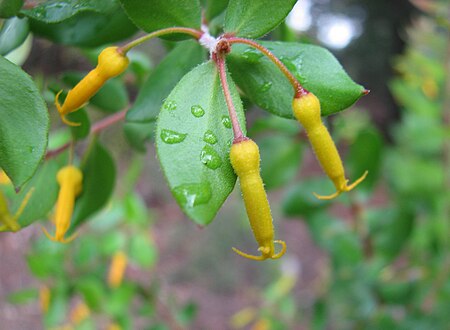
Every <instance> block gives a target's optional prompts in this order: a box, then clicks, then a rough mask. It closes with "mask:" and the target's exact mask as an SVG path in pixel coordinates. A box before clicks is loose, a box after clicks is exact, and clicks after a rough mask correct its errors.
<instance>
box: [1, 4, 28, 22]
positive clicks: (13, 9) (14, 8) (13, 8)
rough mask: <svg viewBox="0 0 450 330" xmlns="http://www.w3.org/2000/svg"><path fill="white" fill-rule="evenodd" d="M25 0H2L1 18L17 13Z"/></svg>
mask: <svg viewBox="0 0 450 330" xmlns="http://www.w3.org/2000/svg"><path fill="white" fill-rule="evenodd" d="M23 1H24V0H0V18H9V17H12V16H14V15H16V14H17V13H18V12H19V10H20V8H22V6H23Z"/></svg>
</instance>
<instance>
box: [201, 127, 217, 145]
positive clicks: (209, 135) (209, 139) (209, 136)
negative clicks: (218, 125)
mask: <svg viewBox="0 0 450 330" xmlns="http://www.w3.org/2000/svg"><path fill="white" fill-rule="evenodd" d="M203 141H205V142H206V143H209V144H216V143H217V137H216V136H215V135H214V133H213V132H212V131H211V130H207V131H206V132H205V134H204V135H203Z"/></svg>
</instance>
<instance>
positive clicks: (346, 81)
mask: <svg viewBox="0 0 450 330" xmlns="http://www.w3.org/2000/svg"><path fill="white" fill-rule="evenodd" d="M261 45H263V46H265V47H267V48H268V49H269V50H270V51H272V52H273V53H274V54H275V55H276V56H277V57H278V58H280V60H281V61H282V62H283V63H284V64H285V65H286V67H287V68H288V69H289V70H291V72H292V73H293V74H294V75H295V76H296V78H297V79H298V80H299V81H300V83H301V84H302V85H303V86H304V87H305V88H306V89H307V90H309V91H311V92H313V93H314V94H315V95H316V96H317V97H318V98H319V99H320V104H321V110H322V115H323V116H328V115H331V114H333V113H336V112H339V111H342V110H344V109H346V108H348V107H349V106H351V105H352V104H353V103H355V102H356V101H357V100H358V99H359V98H360V97H361V96H363V95H364V94H363V92H364V88H363V87H362V86H361V85H358V84H356V83H355V82H354V81H353V80H351V78H350V77H349V76H348V75H347V73H346V72H345V71H344V69H343V68H342V66H341V65H340V64H339V62H338V61H337V60H336V58H335V57H334V56H333V55H331V53H330V52H329V51H327V50H326V49H324V48H321V47H318V46H314V45H307V44H299V43H286V42H273V41H265V42H261ZM228 59H229V67H230V71H231V73H232V75H233V79H235V80H236V84H237V85H238V86H239V87H240V88H241V89H242V90H243V91H244V93H245V94H246V96H247V97H249V98H250V99H251V100H252V101H253V102H254V103H255V104H257V105H258V106H260V107H261V108H262V109H264V110H267V111H269V112H271V113H273V114H274V115H277V116H282V117H285V118H293V114H292V98H293V95H294V90H293V88H292V86H291V85H290V84H289V82H288V81H287V80H286V78H285V77H284V76H283V74H282V73H281V72H280V70H279V69H278V68H277V67H276V66H275V65H274V64H273V63H271V62H270V60H268V59H267V58H266V57H264V56H263V55H262V54H261V53H260V52H258V51H256V50H254V49H252V48H249V47H248V46H244V45H235V46H233V51H232V53H231V54H230V56H229V57H228Z"/></svg>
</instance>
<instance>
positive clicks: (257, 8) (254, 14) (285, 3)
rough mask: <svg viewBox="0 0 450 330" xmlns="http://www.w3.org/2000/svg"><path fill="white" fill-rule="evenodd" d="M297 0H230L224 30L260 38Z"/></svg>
mask: <svg viewBox="0 0 450 330" xmlns="http://www.w3.org/2000/svg"><path fill="white" fill-rule="evenodd" d="M296 2H297V1H296V0H276V1H273V0H260V1H246V0H230V1H229V4H228V7H227V11H226V15H225V26H224V30H225V32H227V33H232V34H234V35H236V36H238V37H245V38H259V37H261V36H263V35H265V34H266V33H268V32H270V31H271V30H273V29H274V28H275V27H276V26H277V25H278V24H280V23H281V22H282V21H283V20H284V19H285V18H286V16H287V14H289V12H290V11H291V9H292V7H294V5H295V3H296Z"/></svg>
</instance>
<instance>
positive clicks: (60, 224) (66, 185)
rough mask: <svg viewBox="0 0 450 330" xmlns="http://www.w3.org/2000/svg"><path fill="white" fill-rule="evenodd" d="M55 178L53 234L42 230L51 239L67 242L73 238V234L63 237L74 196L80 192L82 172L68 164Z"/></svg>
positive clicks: (67, 228)
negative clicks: (57, 192) (56, 187)
mask: <svg viewBox="0 0 450 330" xmlns="http://www.w3.org/2000/svg"><path fill="white" fill-rule="evenodd" d="M56 178H57V180H58V183H59V186H60V189H59V194H58V201H57V202H56V214H55V225H56V233H55V236H54V237H52V236H51V235H50V234H49V233H48V231H47V230H46V229H45V228H42V230H43V231H44V233H45V235H46V236H47V237H48V238H49V239H51V240H52V241H56V242H61V243H69V242H70V241H72V240H73V239H74V238H75V235H72V236H71V237H69V238H64V236H65V234H66V232H67V231H68V230H69V228H70V219H71V218H72V213H73V209H74V205H75V198H76V197H77V196H78V195H79V194H80V193H81V189H82V181H83V173H82V172H81V171H80V170H79V169H78V168H76V167H75V166H72V165H68V166H65V167H63V168H62V169H60V170H59V171H58V174H57V176H56Z"/></svg>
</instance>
